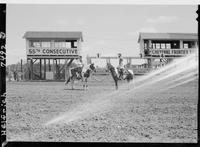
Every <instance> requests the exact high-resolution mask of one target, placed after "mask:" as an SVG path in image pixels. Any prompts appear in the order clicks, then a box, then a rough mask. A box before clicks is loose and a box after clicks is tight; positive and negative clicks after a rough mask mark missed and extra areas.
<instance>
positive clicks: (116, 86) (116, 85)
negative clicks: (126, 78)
mask: <svg viewBox="0 0 200 147" xmlns="http://www.w3.org/2000/svg"><path fill="white" fill-rule="evenodd" d="M114 80H115V88H116V90H118V77H116V78H115V79H114Z"/></svg>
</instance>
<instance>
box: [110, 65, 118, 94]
mask: <svg viewBox="0 0 200 147" xmlns="http://www.w3.org/2000/svg"><path fill="white" fill-rule="evenodd" d="M107 68H108V70H109V71H110V73H111V75H112V78H113V80H114V81H115V88H116V90H117V89H118V80H119V78H118V75H117V72H116V70H115V68H114V66H112V65H111V64H110V63H107Z"/></svg>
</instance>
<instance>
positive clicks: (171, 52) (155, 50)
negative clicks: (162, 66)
mask: <svg viewBox="0 0 200 147" xmlns="http://www.w3.org/2000/svg"><path fill="white" fill-rule="evenodd" d="M138 43H139V45H140V54H141V57H142V58H143V59H147V63H148V66H149V67H152V66H154V65H155V63H156V62H155V61H156V60H157V59H160V58H165V59H166V61H167V62H170V61H172V60H173V59H174V58H178V57H183V56H186V55H187V54H191V53H194V52H196V51H197V49H198V34H195V33H140V34H139V39H138Z"/></svg>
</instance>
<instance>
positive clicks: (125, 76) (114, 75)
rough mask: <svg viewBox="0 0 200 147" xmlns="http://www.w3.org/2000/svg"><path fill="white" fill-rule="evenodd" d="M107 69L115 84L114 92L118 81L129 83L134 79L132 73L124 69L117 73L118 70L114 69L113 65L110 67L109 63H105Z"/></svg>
mask: <svg viewBox="0 0 200 147" xmlns="http://www.w3.org/2000/svg"><path fill="white" fill-rule="evenodd" d="M107 68H108V70H109V71H110V73H111V76H112V78H113V80H114V82H115V88H116V90H117V89H118V80H121V79H123V80H126V81H127V82H128V83H129V82H130V81H131V80H133V78H134V73H133V71H132V70H130V69H127V68H125V69H123V70H122V73H119V70H118V69H117V68H115V67H114V66H113V65H111V64H110V63H107ZM120 74H121V75H120Z"/></svg>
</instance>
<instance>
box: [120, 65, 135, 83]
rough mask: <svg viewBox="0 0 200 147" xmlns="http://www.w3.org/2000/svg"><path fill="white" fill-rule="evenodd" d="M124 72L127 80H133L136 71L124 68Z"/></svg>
mask: <svg viewBox="0 0 200 147" xmlns="http://www.w3.org/2000/svg"><path fill="white" fill-rule="evenodd" d="M123 74H124V75H125V77H124V80H127V82H128V83H129V82H130V81H132V80H133V78H134V73H133V71H132V70H130V69H126V68H125V70H124V72H123Z"/></svg>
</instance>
